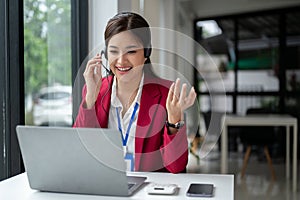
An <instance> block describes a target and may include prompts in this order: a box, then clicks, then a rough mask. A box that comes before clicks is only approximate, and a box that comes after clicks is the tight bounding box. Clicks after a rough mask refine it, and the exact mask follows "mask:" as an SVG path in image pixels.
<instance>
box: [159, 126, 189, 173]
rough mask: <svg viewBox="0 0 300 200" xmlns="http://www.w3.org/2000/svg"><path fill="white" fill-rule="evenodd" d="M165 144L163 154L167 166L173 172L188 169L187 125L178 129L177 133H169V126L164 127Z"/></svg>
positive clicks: (162, 149)
mask: <svg viewBox="0 0 300 200" xmlns="http://www.w3.org/2000/svg"><path fill="white" fill-rule="evenodd" d="M163 131H164V133H163V138H164V139H163V145H162V148H161V155H162V158H163V162H164V166H165V168H166V169H167V170H168V171H169V172H171V173H180V172H183V171H185V170H186V165H187V163H188V141H187V134H186V126H183V127H182V128H181V129H179V130H178V132H177V133H176V134H172V135H170V134H168V128H167V127H166V126H165V127H164V130H163Z"/></svg>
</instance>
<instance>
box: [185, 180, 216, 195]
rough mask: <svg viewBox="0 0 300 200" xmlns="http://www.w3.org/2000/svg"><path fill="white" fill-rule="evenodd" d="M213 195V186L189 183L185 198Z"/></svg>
mask: <svg viewBox="0 0 300 200" xmlns="http://www.w3.org/2000/svg"><path fill="white" fill-rule="evenodd" d="M213 194H214V185H213V184H207V183H191V184H190V187H189V189H188V191H187V192H186V195H187V196H190V197H212V196H213Z"/></svg>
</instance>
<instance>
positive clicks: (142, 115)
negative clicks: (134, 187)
mask: <svg viewBox="0 0 300 200" xmlns="http://www.w3.org/2000/svg"><path fill="white" fill-rule="evenodd" d="M144 82H145V83H144V86H143V92H142V96H141V101H140V102H141V103H140V110H139V116H138V121H137V128H136V135H135V170H136V171H139V169H140V163H141V156H142V154H143V152H145V149H144V145H143V144H144V142H145V138H148V137H149V136H151V134H153V133H152V131H154V129H155V128H154V127H153V126H154V125H153V123H154V122H153V121H154V120H153V119H154V118H155V115H156V113H157V110H158V109H159V108H161V105H160V104H161V97H162V94H161V92H160V90H159V88H158V87H157V85H156V84H158V83H157V82H153V80H151V79H146V76H145V81H144ZM154 132H156V133H157V131H154Z"/></svg>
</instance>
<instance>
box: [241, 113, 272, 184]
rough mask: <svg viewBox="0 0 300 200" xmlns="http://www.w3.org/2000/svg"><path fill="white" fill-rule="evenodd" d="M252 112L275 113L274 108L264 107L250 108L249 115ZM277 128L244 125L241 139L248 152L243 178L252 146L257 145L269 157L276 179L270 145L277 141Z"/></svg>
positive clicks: (270, 166) (244, 163) (242, 173)
mask: <svg viewBox="0 0 300 200" xmlns="http://www.w3.org/2000/svg"><path fill="white" fill-rule="evenodd" d="M251 114H274V112H273V111H272V110H269V109H264V108H250V109H248V110H247V115H251ZM274 132H275V129H274V127H268V126H257V127H253V126H252V127H244V128H242V129H241V133H240V139H241V142H242V144H243V145H244V146H246V147H247V149H246V153H245V156H244V161H243V167H242V172H241V178H243V177H244V175H245V171H246V168H247V164H248V160H249V157H250V154H251V151H252V148H253V147H254V146H255V147H257V150H260V149H261V147H263V151H264V154H265V156H266V158H267V161H268V165H269V168H270V171H271V176H272V179H273V180H275V179H276V175H275V171H274V168H273V165H272V159H271V156H270V151H269V147H270V146H271V145H272V144H274V142H275V133H274Z"/></svg>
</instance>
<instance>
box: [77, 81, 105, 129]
mask: <svg viewBox="0 0 300 200" xmlns="http://www.w3.org/2000/svg"><path fill="white" fill-rule="evenodd" d="M85 96H86V85H84V87H83V89H82V102H81V103H80V106H79V111H78V115H77V117H76V120H75V123H74V124H73V127H86V128H99V127H100V125H99V122H98V119H97V115H96V108H95V106H94V107H93V108H91V109H87V108H84V104H85Z"/></svg>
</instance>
